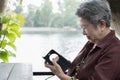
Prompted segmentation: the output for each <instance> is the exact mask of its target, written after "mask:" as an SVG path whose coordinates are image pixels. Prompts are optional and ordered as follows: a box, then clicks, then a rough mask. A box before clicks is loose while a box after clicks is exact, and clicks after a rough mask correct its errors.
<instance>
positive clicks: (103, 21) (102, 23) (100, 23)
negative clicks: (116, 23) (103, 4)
mask: <svg viewBox="0 0 120 80" xmlns="http://www.w3.org/2000/svg"><path fill="white" fill-rule="evenodd" d="M99 25H100V26H99V27H100V28H101V31H103V30H104V29H105V28H106V27H107V26H106V21H105V20H103V19H102V20H100V21H99Z"/></svg>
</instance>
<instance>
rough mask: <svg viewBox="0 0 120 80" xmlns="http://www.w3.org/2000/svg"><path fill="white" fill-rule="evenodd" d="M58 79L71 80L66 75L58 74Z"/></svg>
mask: <svg viewBox="0 0 120 80" xmlns="http://www.w3.org/2000/svg"><path fill="white" fill-rule="evenodd" d="M58 77H59V78H60V80H71V77H70V76H68V75H66V74H60V75H58Z"/></svg>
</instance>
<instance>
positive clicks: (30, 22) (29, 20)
mask: <svg viewBox="0 0 120 80" xmlns="http://www.w3.org/2000/svg"><path fill="white" fill-rule="evenodd" d="M35 11H36V6H34V5H32V4H30V5H28V13H27V15H26V16H25V26H30V27H33V26H34V21H33V20H34V16H35Z"/></svg>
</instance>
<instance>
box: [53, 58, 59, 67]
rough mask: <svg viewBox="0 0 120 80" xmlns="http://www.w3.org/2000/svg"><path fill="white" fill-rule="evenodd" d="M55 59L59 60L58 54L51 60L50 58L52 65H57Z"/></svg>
mask: <svg viewBox="0 0 120 80" xmlns="http://www.w3.org/2000/svg"><path fill="white" fill-rule="evenodd" d="M57 61H59V57H58V56H57V57H55V58H53V60H52V63H53V65H55V66H58V63H57Z"/></svg>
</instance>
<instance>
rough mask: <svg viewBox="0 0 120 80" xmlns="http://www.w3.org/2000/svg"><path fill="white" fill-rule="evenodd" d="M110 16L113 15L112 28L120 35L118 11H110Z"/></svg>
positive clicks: (119, 15) (119, 14)
mask: <svg viewBox="0 0 120 80" xmlns="http://www.w3.org/2000/svg"><path fill="white" fill-rule="evenodd" d="M112 17H113V21H112V28H113V29H114V30H115V31H116V32H117V34H118V35H119V36H120V13H112Z"/></svg>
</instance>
